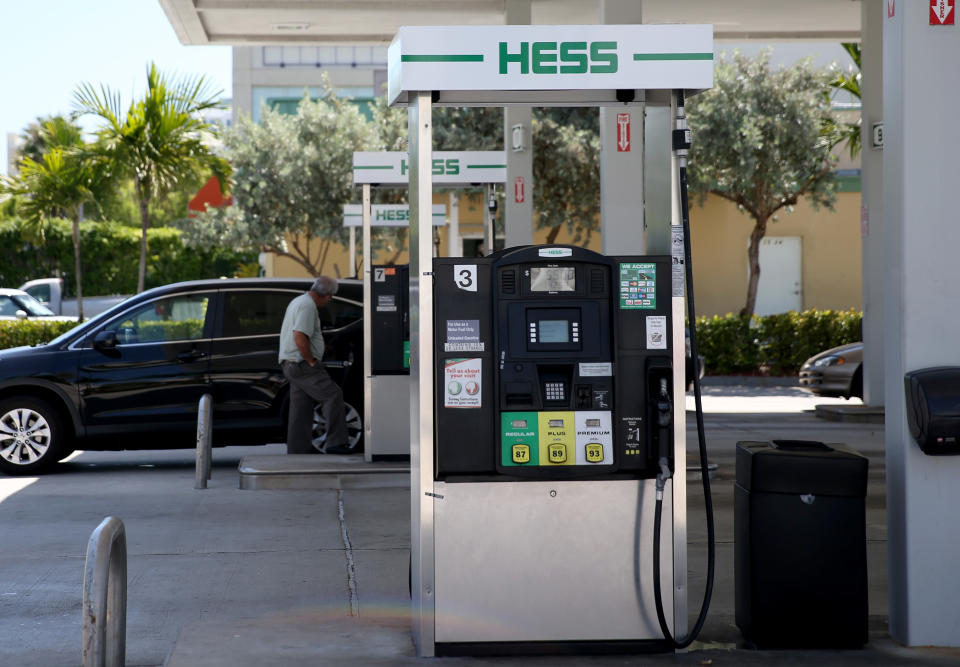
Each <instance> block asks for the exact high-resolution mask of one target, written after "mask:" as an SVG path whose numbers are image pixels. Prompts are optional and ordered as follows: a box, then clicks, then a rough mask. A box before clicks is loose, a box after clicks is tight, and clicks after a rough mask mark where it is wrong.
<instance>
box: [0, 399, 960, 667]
mask: <svg viewBox="0 0 960 667" xmlns="http://www.w3.org/2000/svg"><path fill="white" fill-rule="evenodd" d="M704 394H705V395H704V406H705V411H706V417H705V419H706V425H707V436H708V444H709V446H710V460H711V461H712V462H715V463H717V464H718V473H717V477H716V479H715V480H714V485H713V488H714V497H715V503H716V511H717V554H718V562H717V566H718V567H717V582H716V588H715V591H714V597H713V603H712V605H711V611H710V615H709V617H708V620H707V623H706V626H705V628H704V630H703V632H702V633H701V636H700V640H699V641H698V643H696V644H695V645H694V650H693V651H691V652H690V653H687V654H679V655H664V656H615V657H614V656H607V657H603V656H594V657H582V656H581V657H571V658H564V659H559V660H558V659H557V658H526V659H524V658H501V659H493V658H488V659H470V658H460V659H446V660H444V661H443V662H444V663H445V664H446V663H448V662H449V663H452V664H460V663H464V664H498V665H503V664H521V663H522V664H571V665H573V664H597V665H614V664H617V665H622V664H660V663H663V664H714V665H734V664H768V663H770V664H778V663H782V662H790V663H791V664H814V663H816V664H931V665H933V664H956V661H957V660H958V659H960V654H958V653H957V652H956V651H952V652H951V651H946V650H935V649H923V650H917V649H904V648H902V647H898V646H896V645H895V644H894V643H893V642H892V641H891V640H890V639H889V637H888V636H887V634H886V614H887V597H886V519H885V503H884V474H883V470H884V466H883V430H882V425H880V424H850V423H834V422H827V421H823V420H819V419H816V418H815V417H813V415H812V414H811V412H809V411H810V410H811V409H812V405H814V404H818V403H823V402H825V401H824V399H815V398H813V397H809V396H806V395H802V394H800V393H799V390H796V389H794V388H790V387H731V386H724V387H707V388H706V389H705V392H704ZM774 408H775V410H774ZM688 433H689V438H688V441H689V442H690V443H691V451H692V449H693V447H694V442H695V439H694V422H693V419H692V416H691V414H690V413H689V412H688ZM780 437H787V438H795V439H813V440H821V441H828V442H844V443H846V444H848V445H849V446H851V447H853V448H854V449H856V450H857V451H859V452H861V453H863V454H865V455H866V456H868V457H869V458H870V483H869V488H868V497H867V540H868V546H867V554H868V569H869V585H870V598H869V610H870V644H869V645H868V647H867V648H866V649H865V650H863V651H841V652H835V651H790V652H785V653H776V652H770V651H750V650H747V649H745V648H744V647H743V646H742V644H741V639H740V634H739V631H738V630H737V628H736V626H735V623H734V606H733V595H734V580H733V511H732V506H733V502H732V495H733V494H732V486H733V481H734V467H733V462H734V450H735V446H736V442H737V441H739V440H769V439H773V438H780ZM283 450H284V447H283V446H282V445H271V446H268V447H266V448H250V447H231V448H224V449H218V450H215V452H214V467H213V478H212V480H211V482H210V488H209V489H207V490H194V489H193V479H194V470H193V461H194V459H193V452H192V451H191V450H174V451H161V452H120V453H109V452H84V453H79V454H77V455H75V456H74V457H72V458H71V460H69V461H68V462H67V463H65V464H61V465H60V466H59V468H58V470H57V471H56V472H55V473H54V474H51V475H47V476H43V477H40V478H12V477H2V478H0V530H2V534H3V535H4V541H3V547H2V553H0V557H2V560H3V563H4V568H3V574H2V583H0V618H2V619H3V623H2V624H0V664H3V665H38V666H39V665H42V666H45V667H56V666H60V665H64V666H65V665H76V664H78V663H79V657H80V602H81V593H82V588H81V587H82V578H83V562H84V554H85V551H86V545H87V540H88V538H89V535H90V532H91V531H92V530H93V529H94V528H95V527H96V525H97V524H98V523H99V522H100V521H101V520H102V519H103V518H104V517H105V516H109V515H113V516H118V517H120V518H121V519H123V521H124V523H125V525H126V531H127V540H128V549H129V574H128V580H129V590H128V620H127V664H128V665H164V664H167V665H171V666H174V665H176V666H191V667H200V666H204V665H231V666H232V665H257V666H262V665H315V664H358V665H360V664H362V665H369V664H382V665H393V664H414V663H417V662H419V660H418V659H417V658H415V651H414V649H413V646H412V645H411V642H410V639H409V605H408V594H407V562H408V557H409V509H408V507H409V489H408V488H406V487H382V486H375V485H366V484H364V483H363V482H362V480H357V483H354V484H340V485H339V486H340V487H342V488H329V489H323V490H311V491H290V490H277V491H242V490H240V489H238V472H237V464H238V462H239V461H240V459H241V458H242V457H243V456H245V455H248V454H264V453H277V454H279V453H282V452H283ZM333 486H335V485H333ZM688 492H689V497H688V506H689V512H690V514H689V531H690V532H689V555H690V565H689V567H690V585H689V590H690V603H689V606H690V610H691V614H693V613H695V611H696V610H697V609H698V608H699V604H700V597H701V595H702V590H703V588H702V587H703V581H704V568H705V553H706V549H705V527H704V522H703V502H702V494H701V492H700V487H699V484H698V483H696V482H690V483H689V486H688ZM707 661H712V663H711V662H707Z"/></svg>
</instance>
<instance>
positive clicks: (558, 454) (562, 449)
mask: <svg viewBox="0 0 960 667" xmlns="http://www.w3.org/2000/svg"><path fill="white" fill-rule="evenodd" d="M547 456H548V457H549V458H550V463H565V462H566V460H567V446H566V445H561V444H557V443H554V444H552V445H550V446H549V447H547Z"/></svg>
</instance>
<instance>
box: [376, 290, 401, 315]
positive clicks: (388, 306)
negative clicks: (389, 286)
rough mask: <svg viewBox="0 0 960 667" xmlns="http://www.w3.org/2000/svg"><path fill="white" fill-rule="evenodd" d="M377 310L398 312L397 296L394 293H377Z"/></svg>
mask: <svg viewBox="0 0 960 667" xmlns="http://www.w3.org/2000/svg"><path fill="white" fill-rule="evenodd" d="M377 312H378V313H395V312H397V297H396V296H394V295H393V294H378V295H377Z"/></svg>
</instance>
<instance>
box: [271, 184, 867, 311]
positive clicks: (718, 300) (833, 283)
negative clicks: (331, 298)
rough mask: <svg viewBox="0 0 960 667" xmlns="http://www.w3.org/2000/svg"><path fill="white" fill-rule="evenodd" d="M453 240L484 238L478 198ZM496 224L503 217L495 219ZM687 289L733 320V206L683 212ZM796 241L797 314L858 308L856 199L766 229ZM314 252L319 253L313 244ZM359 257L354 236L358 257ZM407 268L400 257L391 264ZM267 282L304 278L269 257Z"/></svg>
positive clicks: (742, 259)
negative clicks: (689, 264) (690, 276)
mask: <svg viewBox="0 0 960 667" xmlns="http://www.w3.org/2000/svg"><path fill="white" fill-rule="evenodd" d="M459 197H460V234H461V235H470V234H477V235H479V234H481V233H482V232H483V211H484V206H485V203H484V200H483V197H482V195H480V194H471V193H466V192H463V193H460V194H459ZM449 201H450V199H449V194H448V193H447V192H437V193H434V196H433V202H434V203H435V204H449ZM500 215H501V216H502V212H501V213H500ZM690 224H691V236H692V238H691V245H692V250H693V269H694V287H695V289H696V301H697V313H698V314H699V315H724V314H726V313H735V312H738V311H739V310H740V309H741V308H742V307H743V305H744V303H745V302H746V298H747V243H748V239H749V235H750V231H751V230H752V228H753V221H752V219H751V218H750V217H749V216H748V215H747V214H745V213H741V212H740V211H738V210H737V207H736V205H734V204H732V203H731V202H728V201H726V200H724V199H721V198H719V197H714V196H710V197H708V198H707V200H706V202H705V203H704V205H703V206H702V207H700V206H698V205H697V204H696V203H695V202H694V203H692V205H691V208H690ZM447 231H448V228H447V227H444V228H441V229H440V255H441V256H445V255H447V254H448V247H447ZM548 233H549V230H547V229H539V230H535V232H534V243H544V242H545V241H546V237H547V234H548ZM777 236H799V237H800V239H801V247H802V258H803V260H802V261H803V264H802V269H801V270H802V278H803V308H804V309H808V308H819V309H834V310H836V309H839V310H845V309H847V308H857V309H859V308H861V307H862V306H861V274H860V261H861V260H860V193H859V192H851V193H840V194H838V195H837V202H836V204H835V206H834V211H829V210H826V209H821V210H819V211H817V210H814V209H813V207H811V206H810V205H809V204H808V203H807V202H805V201H803V202H801V203H800V204H799V205H797V206H796V207H795V209H794V212H793V213H786V212H783V213H781V214H780V216H779V219H778V220H777V221H776V222H771V223H770V224H769V225H768V227H767V237H777ZM570 241H571V236H570V235H569V234H567V233H566V230H561V232H560V234H559V235H558V236H557V239H556V242H557V243H569V242H570ZM314 243H315V246H314V248H313V252H314V253H315V252H316V247H317V246H318V245H319V242H318V241H315V242H314ZM586 247H588V248H590V249H591V250H595V251H597V252H599V251H600V249H601V237H600V234H598V233H595V234H593V236H592V238H591V239H590V243H589V244H587V246H586ZM360 252H361V248H360V233H359V230H358V232H357V253H358V255H359V254H360ZM347 254H348V253H347V249H346V248H344V247H342V246H340V245H339V244H335V243H334V244H330V248H329V251H328V253H327V258H326V262H325V263H324V265H323V269H322V270H323V272H324V273H327V274H329V275H333V276H337V277H343V276H346V275H347V274H348V267H349V261H348V258H347ZM393 255H394V252H393V251H392V250H382V251H380V252H378V253H376V254H375V256H374V260H373V261H374V263H382V262H386V261H387V260H388V259H389V258H391V257H393ZM408 261H409V255H408V253H407V252H406V251H403V252H401V253H400V255H399V257H398V258H397V263H398V264H405V263H407V262H408ZM267 275H269V276H308V275H310V273H309V272H308V271H307V270H306V269H304V268H303V267H302V266H301V265H300V264H298V263H296V262H294V261H293V260H290V259H287V258H285V257H279V256H272V257H270V258H269V259H268V262H267Z"/></svg>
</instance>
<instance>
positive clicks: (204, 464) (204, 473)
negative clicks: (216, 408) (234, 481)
mask: <svg viewBox="0 0 960 667" xmlns="http://www.w3.org/2000/svg"><path fill="white" fill-rule="evenodd" d="M212 414H213V396H211V395H210V394H204V395H203V396H201V397H200V407H199V408H198V409H197V470H196V477H195V481H194V483H193V488H195V489H205V488H207V480H208V479H210V459H211V457H212V452H211V444H210V441H211V439H212V431H213V416H212Z"/></svg>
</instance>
